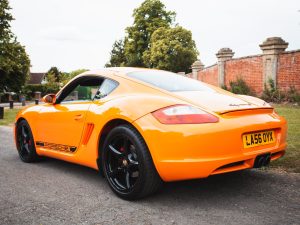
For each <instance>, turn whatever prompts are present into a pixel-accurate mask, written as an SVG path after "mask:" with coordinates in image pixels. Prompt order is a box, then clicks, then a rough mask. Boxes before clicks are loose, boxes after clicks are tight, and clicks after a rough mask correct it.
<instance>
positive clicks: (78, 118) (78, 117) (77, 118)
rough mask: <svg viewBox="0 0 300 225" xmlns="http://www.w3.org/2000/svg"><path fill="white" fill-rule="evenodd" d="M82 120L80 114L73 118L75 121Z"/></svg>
mask: <svg viewBox="0 0 300 225" xmlns="http://www.w3.org/2000/svg"><path fill="white" fill-rule="evenodd" d="M82 118H83V115H82V114H78V115H76V116H75V118H74V119H75V120H81V119H82Z"/></svg>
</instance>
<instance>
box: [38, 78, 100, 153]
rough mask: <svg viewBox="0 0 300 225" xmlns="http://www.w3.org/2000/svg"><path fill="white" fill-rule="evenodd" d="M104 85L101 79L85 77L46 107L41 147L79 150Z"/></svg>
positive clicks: (42, 116) (40, 119) (43, 108)
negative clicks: (91, 111) (97, 97)
mask: <svg viewBox="0 0 300 225" xmlns="http://www.w3.org/2000/svg"><path fill="white" fill-rule="evenodd" d="M102 82H103V78H101V77H97V76H83V77H79V78H78V79H75V80H74V81H72V82H71V83H70V84H68V85H67V86H66V87H65V88H64V89H63V90H62V91H61V92H60V93H59V94H58V96H57V100H56V103H55V104H44V105H43V106H41V110H40V112H39V116H38V126H37V128H38V129H37V131H38V132H37V139H36V143H37V145H41V146H44V148H46V149H47V148H48V149H52V150H62V151H75V150H76V149H77V147H78V145H79V143H80V140H81V136H82V132H83V128H84V124H85V118H86V114H87V111H88V109H89V107H90V105H91V103H92V101H93V98H94V97H95V95H97V92H98V90H99V87H100V86H101V84H102Z"/></svg>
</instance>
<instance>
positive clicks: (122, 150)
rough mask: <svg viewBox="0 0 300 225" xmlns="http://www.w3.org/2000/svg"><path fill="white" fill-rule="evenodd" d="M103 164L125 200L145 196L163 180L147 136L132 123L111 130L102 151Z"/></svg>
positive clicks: (110, 181) (107, 174) (115, 187)
mask: <svg viewBox="0 0 300 225" xmlns="http://www.w3.org/2000/svg"><path fill="white" fill-rule="evenodd" d="M102 165H103V171H104V175H105V177H106V179H107V181H108V183H109V185H110V187H111V189H112V190H113V191H114V192H115V193H116V194H117V195H118V196H120V197H121V198H123V199H127V200H134V199H138V198H141V197H145V196H146V195H149V194H151V193H153V192H155V191H156V190H157V189H158V188H159V186H160V184H161V183H162V181H161V179H160V177H159V175H158V174H157V172H156V169H155V167H154V165H153V162H152V158H151V156H150V153H149V150H148V148H147V146H146V144H145V142H144V140H143V138H142V137H141V135H140V134H139V133H138V132H137V131H136V130H135V129H134V128H133V127H131V126H129V125H122V126H118V127H116V128H114V129H112V130H111V131H110V133H109V134H108V136H107V138H106V140H105V143H104V149H103V151H102Z"/></svg>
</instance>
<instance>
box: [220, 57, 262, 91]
mask: <svg viewBox="0 0 300 225" xmlns="http://www.w3.org/2000/svg"><path fill="white" fill-rule="evenodd" d="M262 62H263V61H262V56H251V57H244V58H239V59H232V60H228V61H226V62H225V85H226V86H227V87H230V86H229V84H230V81H235V80H237V79H238V78H242V79H243V80H244V81H245V82H246V83H247V84H248V85H249V86H250V87H251V89H252V90H253V91H255V93H257V94H261V93H262V92H263V86H264V85H263V76H262V74H263V63H262Z"/></svg>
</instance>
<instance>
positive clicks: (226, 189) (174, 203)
mask: <svg viewBox="0 0 300 225" xmlns="http://www.w3.org/2000/svg"><path fill="white" fill-rule="evenodd" d="M0 140H1V142H0V224H7V225H8V224H43V225H44V224H101V225H102V224H122V225H123V224H125V225H127V224H159V225H161V224H214V225H215V224H239V225H240V224H243V225H244V224H264V225H266V224H300V174H290V173H284V172H278V171H271V170H246V171H241V172H235V173H230V174H223V175H216V176H211V177H209V178H207V179H202V180H194V181H184V182H176V183H168V184H166V185H165V186H164V187H163V188H162V190H161V191H160V192H159V193H157V194H155V195H153V196H150V197H148V198H146V199H143V200H140V201H136V202H127V201H124V200H121V199H119V198H118V197H116V196H115V195H114V194H113V193H112V192H111V190H110V189H109V187H108V185H107V183H106V181H105V179H104V178H102V177H101V176H100V175H99V174H98V173H97V171H94V170H92V169H89V168H85V167H82V166H78V165H74V164H70V163H66V162H62V161H58V160H54V159H45V160H43V161H41V162H39V163H33V164H26V163H23V162H21V161H20V160H19V158H18V154H17V151H16V149H15V145H14V142H13V134H12V127H0Z"/></svg>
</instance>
